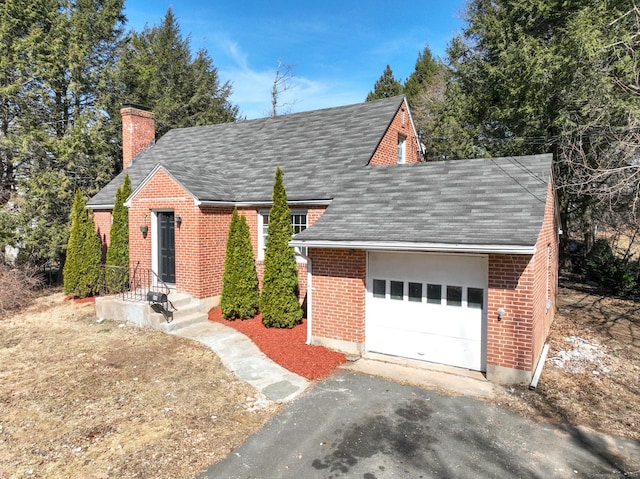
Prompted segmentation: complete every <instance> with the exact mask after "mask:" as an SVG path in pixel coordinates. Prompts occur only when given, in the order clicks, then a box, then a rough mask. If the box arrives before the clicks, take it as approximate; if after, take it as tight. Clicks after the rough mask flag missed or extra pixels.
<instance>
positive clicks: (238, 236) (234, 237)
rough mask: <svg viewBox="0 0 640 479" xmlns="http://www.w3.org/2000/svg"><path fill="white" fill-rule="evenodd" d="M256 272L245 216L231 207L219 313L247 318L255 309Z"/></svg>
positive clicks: (256, 305)
mask: <svg viewBox="0 0 640 479" xmlns="http://www.w3.org/2000/svg"><path fill="white" fill-rule="evenodd" d="M258 303H259V294H258V276H257V274H256V263H255V259H254V257H253V247H252V246H251V234H250V232H249V226H248V225H247V220H246V219H245V217H244V216H240V215H238V211H237V209H234V210H233V216H232V217H231V225H230V226H229V236H228V239H227V252H226V256H225V259H224V274H223V276H222V299H221V302H220V306H221V308H222V316H223V317H225V318H226V319H248V318H252V317H254V316H255V314H256V313H257V312H258Z"/></svg>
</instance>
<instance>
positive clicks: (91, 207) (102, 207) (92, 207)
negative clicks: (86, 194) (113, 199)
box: [85, 204, 115, 211]
mask: <svg viewBox="0 0 640 479" xmlns="http://www.w3.org/2000/svg"><path fill="white" fill-rule="evenodd" d="M114 207H115V205H90V204H88V205H86V206H85V209H87V210H94V211H97V210H112V209H113V208H114Z"/></svg>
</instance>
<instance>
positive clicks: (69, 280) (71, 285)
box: [62, 190, 87, 294]
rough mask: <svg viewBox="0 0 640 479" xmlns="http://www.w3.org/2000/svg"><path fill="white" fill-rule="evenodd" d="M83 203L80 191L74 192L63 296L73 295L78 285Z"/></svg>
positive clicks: (64, 269)
mask: <svg viewBox="0 0 640 479" xmlns="http://www.w3.org/2000/svg"><path fill="white" fill-rule="evenodd" d="M84 207H85V202H84V198H83V196H82V192H81V191H80V190H76V194H75V196H74V198H73V206H72V207H71V230H70V232H69V241H68V242H67V252H66V259H65V263H64V268H63V269H62V275H63V276H62V278H63V288H64V292H65V294H74V293H75V291H76V287H77V285H78V275H79V268H80V267H79V262H80V247H81V245H82V241H83V231H84V230H83V224H82V223H83V222H84V221H86V219H85V218H86V214H87V213H86V211H85V208H84Z"/></svg>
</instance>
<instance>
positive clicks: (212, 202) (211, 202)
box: [195, 200, 332, 208]
mask: <svg viewBox="0 0 640 479" xmlns="http://www.w3.org/2000/svg"><path fill="white" fill-rule="evenodd" d="M331 201H332V200H294V201H287V204H288V205H290V206H316V205H318V206H329V205H330V204H331ZM272 204H273V201H222V200H220V201H218V200H195V206H229V207H233V206H238V207H245V208H250V207H254V206H255V207H263V206H271V205H272Z"/></svg>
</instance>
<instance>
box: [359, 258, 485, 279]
mask: <svg viewBox="0 0 640 479" xmlns="http://www.w3.org/2000/svg"><path fill="white" fill-rule="evenodd" d="M486 264H487V262H486V258H484V257H482V256H470V255H462V254H448V255H437V254H424V255H422V254H411V253H404V254H403V253H374V252H372V253H369V270H370V271H376V272H383V273H387V277H388V278H390V279H393V278H392V276H393V275H391V276H390V275H389V274H388V273H390V272H395V271H399V272H401V274H400V275H399V278H398V279H400V278H401V279H403V280H405V281H426V282H438V281H439V280H440V279H442V275H443V274H446V276H447V280H448V282H449V284H467V283H468V284H474V283H475V284H485V283H486V282H487V277H486Z"/></svg>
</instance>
